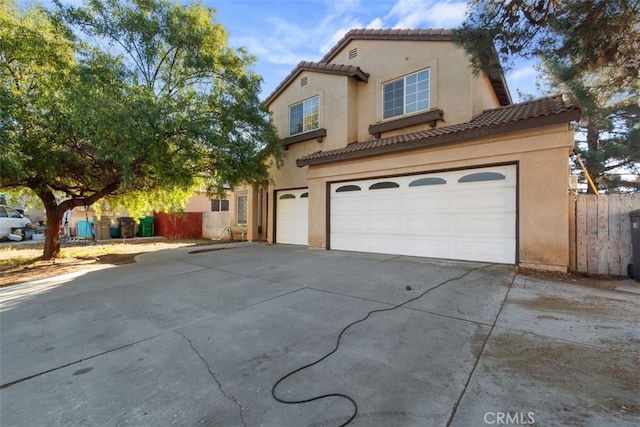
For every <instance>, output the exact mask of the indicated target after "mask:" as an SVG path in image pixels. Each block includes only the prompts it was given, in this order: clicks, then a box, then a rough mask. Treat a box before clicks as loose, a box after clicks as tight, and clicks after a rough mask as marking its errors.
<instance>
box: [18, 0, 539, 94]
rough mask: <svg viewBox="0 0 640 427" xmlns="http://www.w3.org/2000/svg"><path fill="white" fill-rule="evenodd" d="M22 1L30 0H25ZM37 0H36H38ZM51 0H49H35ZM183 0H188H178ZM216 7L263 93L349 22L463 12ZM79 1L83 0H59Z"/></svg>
mask: <svg viewBox="0 0 640 427" xmlns="http://www.w3.org/2000/svg"><path fill="white" fill-rule="evenodd" d="M23 1H25V2H26V3H28V2H29V0H23ZM36 1H38V0H36ZM39 1H42V2H43V3H45V4H50V3H51V0H39ZM180 1H182V2H184V3H187V2H189V1H192V0H180ZM195 1H201V2H203V3H204V4H205V5H206V6H208V7H211V8H214V9H216V11H217V13H216V20H217V21H218V22H219V23H221V24H222V25H224V27H225V28H226V29H227V32H228V34H229V42H230V45H231V46H232V47H245V48H246V49H247V50H248V51H249V52H250V53H251V54H253V55H254V56H256V57H257V58H258V62H257V64H256V66H255V68H254V69H255V71H256V72H258V73H259V74H260V75H261V76H262V77H263V79H264V82H263V85H262V93H261V98H262V99H264V98H266V97H267V96H268V95H269V94H270V93H271V92H272V91H273V89H275V87H276V86H277V85H278V84H279V83H280V82H281V81H282V80H283V79H284V78H285V77H286V76H287V75H288V74H289V72H291V70H292V69H293V68H294V67H295V66H296V65H297V64H298V63H299V62H300V61H318V60H320V58H322V57H323V56H324V54H325V53H327V52H328V51H329V49H331V47H333V46H334V45H335V44H336V43H337V42H338V41H339V40H340V39H341V38H342V37H343V36H344V34H345V33H346V32H347V31H349V30H350V29H353V28H405V29H406V28H410V29H417V28H455V27H457V26H458V25H460V24H461V23H462V22H463V21H464V18H465V13H466V8H467V3H466V2H465V1H460V0H195ZM62 2H63V3H66V4H73V5H77V6H79V5H81V4H82V3H83V2H82V0H62ZM534 65H535V63H534V62H532V61H527V62H519V63H516V65H515V66H514V68H513V70H510V71H509V72H507V73H506V78H507V84H508V85H509V89H510V91H511V96H512V98H513V101H514V102H519V101H520V100H521V99H520V97H519V96H518V91H520V92H522V93H523V94H525V95H526V94H530V95H535V96H539V95H540V94H539V93H537V92H536V88H535V80H536V71H535V68H534Z"/></svg>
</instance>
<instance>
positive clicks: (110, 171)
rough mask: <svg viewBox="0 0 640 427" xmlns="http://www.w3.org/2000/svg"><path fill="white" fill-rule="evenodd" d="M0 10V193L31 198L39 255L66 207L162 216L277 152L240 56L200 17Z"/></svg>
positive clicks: (119, 9) (176, 10)
mask: <svg viewBox="0 0 640 427" xmlns="http://www.w3.org/2000/svg"><path fill="white" fill-rule="evenodd" d="M0 1H2V9H1V10H0V108H1V111H0V141H1V144H2V150H1V154H0V187H3V188H9V189H11V188H25V187H26V188H28V189H30V190H31V191H33V192H34V193H35V194H36V195H37V196H38V197H39V198H40V199H41V200H42V202H43V204H44V207H45V209H46V213H47V225H48V227H47V235H46V243H45V249H44V254H43V258H45V259H49V258H52V257H55V256H56V255H57V253H58V252H59V248H60V246H59V243H58V242H57V239H58V237H59V236H60V232H61V226H62V218H63V215H64V212H65V211H67V210H69V209H71V208H73V207H76V206H89V205H92V204H94V203H96V202H98V201H100V200H104V199H109V200H110V202H111V203H112V204H116V205H124V206H132V207H135V208H136V210H140V209H150V208H162V207H167V206H172V205H177V204H179V203H180V202H183V201H184V199H185V198H186V197H188V195H189V194H190V190H191V189H192V188H193V187H194V186H195V185H205V184H206V185H207V186H208V187H209V188H210V189H211V190H215V189H219V188H221V187H222V186H223V185H232V186H234V185H237V184H240V183H257V182H264V181H266V180H267V179H268V163H267V159H269V158H274V159H276V161H277V160H278V159H280V157H281V150H280V144H279V140H278V137H277V133H276V131H275V128H274V127H273V125H272V124H271V121H270V117H269V115H268V114H267V112H266V111H265V110H264V109H263V107H262V106H261V102H260V100H259V97H258V94H259V90H260V84H261V79H260V77H259V76H258V75H256V74H255V73H254V72H253V71H252V69H251V67H252V65H253V63H254V58H253V57H252V56H250V55H249V54H247V52H245V51H244V50H242V49H231V48H230V47H229V46H228V45H227V34H226V31H225V29H224V28H223V27H222V26H221V25H220V24H218V23H216V22H215V20H214V11H212V10H211V9H209V8H206V7H203V6H201V5H198V4H189V5H180V4H178V3H174V2H171V1H169V0H107V1H97V0H89V1H86V2H85V4H84V6H83V7H79V8H76V7H67V6H63V5H62V4H60V3H57V8H56V10H55V11H53V12H50V11H47V10H45V9H43V8H42V7H40V6H31V7H29V8H26V9H22V8H20V7H19V5H18V3H14V2H13V1H9V0H0Z"/></svg>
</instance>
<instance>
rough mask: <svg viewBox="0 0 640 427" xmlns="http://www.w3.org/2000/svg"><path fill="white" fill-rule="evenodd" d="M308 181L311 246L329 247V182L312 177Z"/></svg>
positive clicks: (316, 247) (315, 247)
mask: <svg viewBox="0 0 640 427" xmlns="http://www.w3.org/2000/svg"><path fill="white" fill-rule="evenodd" d="M308 183H309V247H310V248H313V249H327V230H328V221H329V220H328V218H327V215H328V214H329V213H328V211H327V183H326V181H325V180H324V179H310V180H309V181H308Z"/></svg>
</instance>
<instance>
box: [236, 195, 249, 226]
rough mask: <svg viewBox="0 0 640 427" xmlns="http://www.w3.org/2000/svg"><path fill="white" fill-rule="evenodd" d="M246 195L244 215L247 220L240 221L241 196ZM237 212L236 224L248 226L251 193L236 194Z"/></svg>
mask: <svg viewBox="0 0 640 427" xmlns="http://www.w3.org/2000/svg"><path fill="white" fill-rule="evenodd" d="M242 197H244V198H245V200H246V201H245V202H244V206H245V212H244V217H245V222H240V198H242ZM235 211H236V212H235V213H236V221H235V222H236V225H238V226H246V225H247V224H248V223H249V194H248V193H242V194H236V208H235Z"/></svg>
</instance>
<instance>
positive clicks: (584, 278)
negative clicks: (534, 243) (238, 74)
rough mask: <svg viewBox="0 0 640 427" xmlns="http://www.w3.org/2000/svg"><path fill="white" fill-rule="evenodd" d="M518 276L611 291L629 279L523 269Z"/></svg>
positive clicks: (521, 268)
mask: <svg viewBox="0 0 640 427" xmlns="http://www.w3.org/2000/svg"><path fill="white" fill-rule="evenodd" d="M518 274H520V275H522V276H527V277H531V278H534V279H540V280H543V281H547V282H562V283H571V284H575V285H582V286H589V287H592V288H600V289H609V290H612V289H616V287H617V286H619V285H620V282H622V281H626V280H627V277H621V276H605V275H589V274H581V273H561V272H559V271H544V270H535V269H533V268H523V267H520V268H518Z"/></svg>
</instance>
